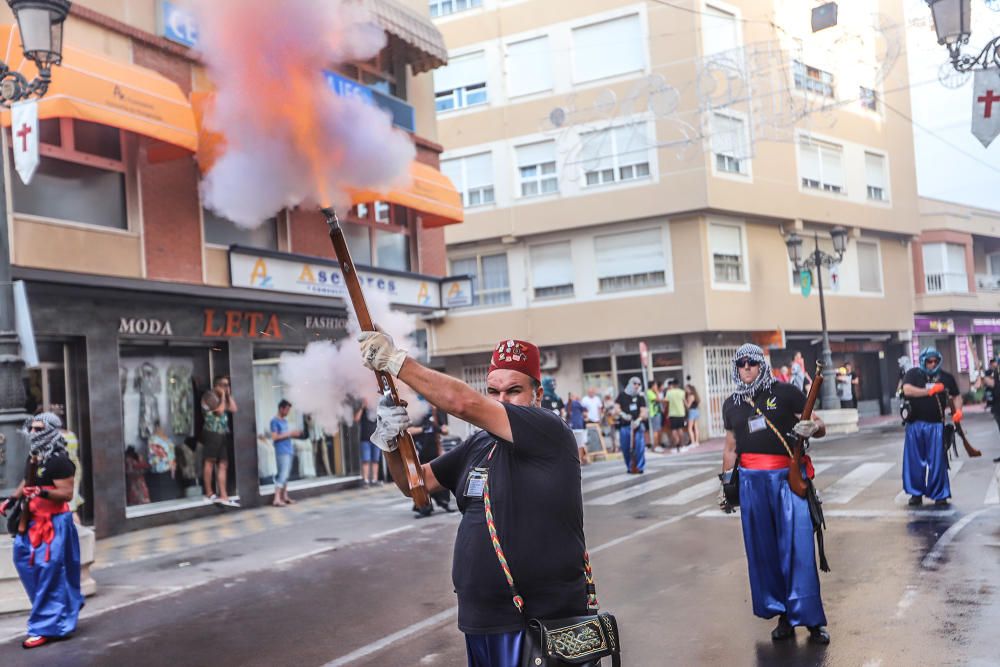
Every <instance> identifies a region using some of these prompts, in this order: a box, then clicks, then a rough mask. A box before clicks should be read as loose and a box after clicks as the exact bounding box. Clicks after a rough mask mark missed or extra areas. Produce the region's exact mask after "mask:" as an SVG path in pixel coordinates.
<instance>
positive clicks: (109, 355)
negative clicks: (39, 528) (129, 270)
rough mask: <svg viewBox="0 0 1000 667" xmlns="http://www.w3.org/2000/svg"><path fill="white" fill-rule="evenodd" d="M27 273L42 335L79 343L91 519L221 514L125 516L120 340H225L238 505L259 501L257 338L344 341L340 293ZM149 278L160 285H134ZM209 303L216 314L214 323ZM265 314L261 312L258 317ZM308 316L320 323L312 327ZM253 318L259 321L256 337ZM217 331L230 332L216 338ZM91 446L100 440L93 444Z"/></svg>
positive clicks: (187, 513) (132, 521) (102, 527)
mask: <svg viewBox="0 0 1000 667" xmlns="http://www.w3.org/2000/svg"><path fill="white" fill-rule="evenodd" d="M24 273H29V274H30V273H36V274H37V273H39V272H35V271H25V272H24ZM46 273H56V272H46ZM22 277H24V278H26V279H27V283H28V297H29V303H30V304H31V312H32V320H33V324H34V328H35V332H36V334H37V335H38V336H39V337H44V338H46V339H49V340H64V341H67V342H70V344H72V345H74V346H75V349H77V350H79V355H78V358H79V359H80V360H81V364H80V366H81V367H80V368H77V369H74V371H73V372H74V373H76V377H77V379H78V387H79V389H78V392H79V394H80V400H79V401H78V409H79V424H80V428H79V431H80V432H79V433H78V435H79V437H80V440H81V449H82V452H81V453H82V456H83V458H84V461H85V463H84V465H85V466H86V467H87V468H88V469H87V470H85V476H84V482H83V488H85V489H86V490H87V491H89V494H88V495H87V496H86V497H87V501H88V503H89V504H90V507H89V508H88V509H89V510H90V511H88V512H87V513H86V514H85V518H92V520H93V522H94V528H95V531H96V533H97V535H98V537H105V536H108V535H114V534H117V533H121V532H125V531H128V530H135V529H140V528H145V527H150V526H155V525H163V524H167V523H175V522H178V521H183V520H185V519H188V518H193V517H196V516H202V515H209V514H213V513H215V512H217V511H218V508H216V507H214V506H212V505H206V504H195V505H192V506H190V507H184V508H182V509H174V510H166V511H163V512H160V513H150V514H146V515H144V516H141V517H134V518H127V516H126V488H125V485H126V478H125V467H124V455H123V452H124V439H125V438H124V428H125V424H124V416H123V414H122V410H121V390H120V385H119V370H118V369H119V366H120V358H121V348H122V346H123V345H124V346H130V345H134V344H139V345H142V344H161V343H162V344H166V345H170V344H176V345H184V346H190V345H195V346H207V345H210V344H220V343H222V344H225V345H226V346H227V356H228V366H229V368H228V370H229V375H230V377H231V380H232V385H233V398H234V399H235V400H236V402H237V404H238V405H239V406H240V410H239V412H237V413H236V414H235V415H234V418H233V438H234V442H235V447H234V451H235V456H234V460H233V461H231V462H230V469H231V470H232V471H233V473H234V474H235V477H236V493H237V494H238V495H239V497H240V503H241V506H242V507H255V506H258V505H260V504H261V502H262V497H261V495H260V492H259V486H258V476H257V454H256V423H255V410H254V392H253V358H254V352H253V350H254V345H255V344H257V343H259V344H262V345H267V346H270V345H272V344H282V345H287V346H294V347H305V345H306V344H307V343H309V342H312V341H314V340H322V339H335V340H336V339H340V338H342V337H343V336H345V335H346V317H347V313H346V309H345V308H344V307H343V304H342V302H341V301H340V300H338V299H330V298H323V297H308V296H304V297H297V296H295V295H287V294H277V295H275V296H276V297H277V298H276V299H275V300H274V301H262V300H261V299H260V296H261V293H259V292H251V291H249V290H239V289H236V290H234V289H231V288H228V289H222V288H206V287H201V286H183V285H172V284H160V283H150V281H142V282H141V283H140V281H134V280H126V279H118V280H116V279H111V278H94V277H90V276H88V277H83V276H69V274H59V275H56V276H53V277H54V278H55V280H52V281H43V280H37V279H33V276H32V275H25V276H22ZM46 277H49V276H46ZM75 278H81V279H82V280H74V279H75ZM80 283H83V284H80ZM87 283H90V284H87ZM143 283H145V284H143ZM147 285H150V286H152V287H159V288H160V289H145V290H144V289H137V288H138V287H140V286H142V287H145V286H147ZM206 310H207V311H211V313H212V315H213V318H212V320H211V321H210V322H209V320H208V314H207V313H206ZM230 313H242V314H243V317H242V319H241V320H240V323H239V328H238V331H239V335H225V334H236V332H237V327H236V326H235V325H234V323H235V320H236V317H235V316H231V315H230ZM258 314H259V315H260V316H261V317H256V315H258ZM272 316H273V318H274V319H272ZM154 321H155V322H156V324H155V325H154V324H153V322H154ZM140 322H144V323H143V324H140ZM307 322H311V323H313V324H314V327H313V328H307V327H306V324H307ZM254 324H257V325H260V326H259V327H257V329H256V333H253V335H251V333H252V331H251V330H252V329H253V327H252V326H251V325H254ZM283 325H290V326H283ZM140 331H143V332H144V333H139V332H140ZM154 331H155V333H153V332H154ZM275 331H280V333H281V338H282V340H281V341H280V342H279V341H277V340H275V339H274V334H273V332H275ZM220 333H221V334H223V335H218V334H220ZM264 333H266V334H267V335H263V334H264ZM94 443H101V444H100V445H98V446H95V445H94ZM336 479H338V478H332V480H336ZM332 483H336V482H335V481H333V482H332ZM322 490H323V489H322V487H317V488H316V489H315V491H316V492H322Z"/></svg>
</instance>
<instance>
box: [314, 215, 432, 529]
mask: <svg viewBox="0 0 1000 667" xmlns="http://www.w3.org/2000/svg"><path fill="white" fill-rule="evenodd" d="M320 210H321V211H322V212H323V215H324V216H326V224H327V225H329V227H330V241H331V242H332V243H333V251H334V252H335V253H336V254H337V262H338V263H339V264H340V272H341V273H342V274H343V276H344V283H345V284H346V285H347V292H348V294H349V295H350V297H351V304H352V305H353V306H354V314H355V315H357V317H358V325H360V327H361V330H362V331H376V328H375V324H374V323H373V322H372V317H371V314H370V313H369V312H368V304H367V302H366V301H365V293H364V292H363V291H362V290H361V281H360V280H359V279H358V273H357V271H355V269H354V260H353V259H351V252H350V250H348V248H347V238H346V237H345V236H344V230H343V229H342V228H341V226H340V220H339V219H338V218H337V212H336V211H334V210H333V209H332V208H329V207H324V208H322V209H320ZM375 377H376V379H377V380H378V389H379V391H380V392H381V393H382V395H383V396H389V397H391V398H392V401H393V403H395V404H396V405H401V404H402V401H400V399H399V393H398V392H397V391H396V383H395V382H393V380H392V376H391V375H389V374H388V373H384V372H382V371H375ZM396 442H397V444H398V445H399V455H400V457H401V458H402V459H403V466H404V467H405V468H406V484H407V486H408V487H409V489H410V497H411V498H413V503H414V504H415V505H416V506H417V508H419V509H420V510H425V509H427V508H429V507H430V506H431V499H430V496H429V495H428V494H427V486H426V485H425V484H424V471H423V469H422V468H421V467H420V458H419V457H418V456H417V448H416V446H415V445H414V443H413V436H411V435H410V434H409V433H408V432H407V431H403V432H402V433H401V434H400V435H399V438H397V439H396Z"/></svg>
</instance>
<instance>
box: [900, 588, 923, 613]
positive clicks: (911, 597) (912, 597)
mask: <svg viewBox="0 0 1000 667" xmlns="http://www.w3.org/2000/svg"><path fill="white" fill-rule="evenodd" d="M919 594H920V591H919V590H918V589H917V587H916V586H907V587H906V591H904V592H903V597H901V598H899V602H897V603H896V618H903V616H905V615H906V612H907V611H908V610H909V608H910V607H912V606H913V603H914V602H916V599H917V596H918V595H919Z"/></svg>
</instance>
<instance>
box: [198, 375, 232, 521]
mask: <svg viewBox="0 0 1000 667" xmlns="http://www.w3.org/2000/svg"><path fill="white" fill-rule="evenodd" d="M201 409H202V413H203V414H204V417H205V422H204V426H203V427H202V430H201V445H202V457H203V459H204V461H205V462H204V464H203V470H202V476H203V477H204V481H205V487H204V493H205V498H206V499H207V500H209V501H210V502H213V503H214V502H221V503H223V504H226V505H235V504H236V503H235V501H233V500H232V499H231V498H230V497H229V491H228V490H227V484H226V471H227V470H228V468H229V436H230V430H229V417H230V415H232V414H234V413H235V412H236V411H237V410H238V409H239V408H238V407H237V406H236V401H234V400H233V393H232V387H231V386H230V383H229V376H227V375H220V376H218V377H216V378H215V381H214V382H213V383H212V388H211V389H210V390H208V391H206V392H205V394H204V395H203V396H202V397H201ZM213 472H214V473H215V490H214V491H213V489H212V476H213V475H212V473H213Z"/></svg>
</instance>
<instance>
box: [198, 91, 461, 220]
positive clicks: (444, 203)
mask: <svg viewBox="0 0 1000 667" xmlns="http://www.w3.org/2000/svg"><path fill="white" fill-rule="evenodd" d="M213 96H214V93H212V92H207V91H205V92H202V91H197V92H193V93H191V105H192V106H193V108H194V112H195V116H196V118H197V122H198V165H199V166H200V167H201V170H202V172H207V171H208V170H209V169H211V168H212V165H213V164H215V161H216V160H218V159H219V157H220V156H221V155H222V154H223V153H224V152H225V149H226V138H225V136H223V135H222V134H221V133H219V132H213V131H211V130H209V129H208V128H206V127H205V124H204V123H203V122H202V119H203V118H204V117H205V112H206V111H207V110H208V107H209V105H211V104H212V100H213ZM410 177H411V182H410V185H409V187H406V188H402V189H398V190H391V191H389V192H373V191H358V192H353V193H352V196H351V203H352V204H370V203H371V202H373V201H375V200H378V201H385V202H390V203H392V204H398V205H400V206H405V207H407V208H409V209H412V210H414V211H417V212H418V213H420V214H421V218H422V219H423V225H424V227H428V228H430V227H443V226H445V225H453V224H456V223H459V222H462V221H463V220H465V213H464V210H463V208H462V195H461V193H459V192H458V190H456V189H455V186H454V185H453V184H452V182H451V180H450V179H449V178H448V177H447V176H445V175H444V174H442V173H441V172H440V171H438V170H437V169H435V168H434V167H431V166H428V165H426V164H423V163H420V162H413V163H412V164H411V165H410Z"/></svg>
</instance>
